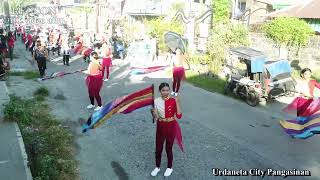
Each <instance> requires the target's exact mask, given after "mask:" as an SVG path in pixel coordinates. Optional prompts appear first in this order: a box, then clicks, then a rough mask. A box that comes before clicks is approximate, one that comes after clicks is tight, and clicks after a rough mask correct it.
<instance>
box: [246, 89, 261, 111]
mask: <svg viewBox="0 0 320 180" xmlns="http://www.w3.org/2000/svg"><path fill="white" fill-rule="evenodd" d="M259 99H260V98H259V95H258V93H257V92H255V91H254V90H250V91H249V92H248V95H247V97H246V103H247V104H248V105H249V106H252V107H255V106H257V105H258V104H259Z"/></svg>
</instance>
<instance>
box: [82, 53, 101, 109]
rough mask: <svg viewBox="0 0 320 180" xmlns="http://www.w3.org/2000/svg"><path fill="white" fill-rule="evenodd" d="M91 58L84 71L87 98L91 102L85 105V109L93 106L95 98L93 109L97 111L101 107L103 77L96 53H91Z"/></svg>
mask: <svg viewBox="0 0 320 180" xmlns="http://www.w3.org/2000/svg"><path fill="white" fill-rule="evenodd" d="M91 56H92V60H91V61H90V64H89V66H88V70H87V71H85V72H84V73H85V74H87V75H88V76H87V78H86V84H87V86H88V92H89V98H90V102H91V104H90V105H89V106H87V109H92V108H94V107H95V105H94V99H96V101H97V103H98V107H96V108H95V109H94V110H95V111H99V110H100V109H101V108H102V102H101V96H100V90H101V87H102V85H103V77H102V73H101V62H100V61H99V56H98V53H96V52H92V53H91Z"/></svg>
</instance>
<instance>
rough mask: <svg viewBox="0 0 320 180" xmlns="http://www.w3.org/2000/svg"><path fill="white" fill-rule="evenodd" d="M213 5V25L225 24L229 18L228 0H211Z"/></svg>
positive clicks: (229, 2) (229, 4) (229, 5)
mask: <svg viewBox="0 0 320 180" xmlns="http://www.w3.org/2000/svg"><path fill="white" fill-rule="evenodd" d="M212 4H213V13H214V16H213V23H218V22H227V21H228V20H229V17H230V10H231V1H230V0H212Z"/></svg>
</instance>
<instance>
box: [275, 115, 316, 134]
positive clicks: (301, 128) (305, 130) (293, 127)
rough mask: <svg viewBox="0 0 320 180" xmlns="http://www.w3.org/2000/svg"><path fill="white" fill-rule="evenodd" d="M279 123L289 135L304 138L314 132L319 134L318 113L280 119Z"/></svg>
mask: <svg viewBox="0 0 320 180" xmlns="http://www.w3.org/2000/svg"><path fill="white" fill-rule="evenodd" d="M280 125H281V126H282V128H283V129H284V131H285V132H286V133H287V134H288V135H289V136H291V137H294V138H300V139H306V138H309V137H311V136H313V135H314V134H320V114H317V115H314V116H313V117H309V118H305V119H304V120H302V119H301V117H300V118H299V119H294V120H286V121H285V120H281V121H280Z"/></svg>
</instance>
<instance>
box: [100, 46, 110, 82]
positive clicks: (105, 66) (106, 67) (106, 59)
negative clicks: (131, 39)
mask: <svg viewBox="0 0 320 180" xmlns="http://www.w3.org/2000/svg"><path fill="white" fill-rule="evenodd" d="M103 52H104V55H103V58H102V77H104V72H106V73H107V76H106V78H105V79H104V81H108V80H109V74H110V68H111V66H112V55H111V49H110V48H108V47H106V49H103Z"/></svg>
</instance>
